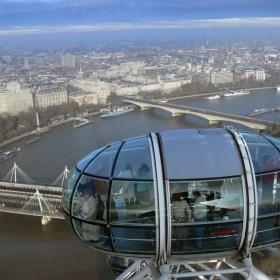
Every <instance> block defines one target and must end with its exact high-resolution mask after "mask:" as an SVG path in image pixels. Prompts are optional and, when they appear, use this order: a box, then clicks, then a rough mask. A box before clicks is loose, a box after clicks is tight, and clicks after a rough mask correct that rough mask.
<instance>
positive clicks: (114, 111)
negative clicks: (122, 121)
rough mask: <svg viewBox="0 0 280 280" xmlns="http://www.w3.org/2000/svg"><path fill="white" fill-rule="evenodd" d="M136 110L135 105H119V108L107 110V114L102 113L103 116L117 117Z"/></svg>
mask: <svg viewBox="0 0 280 280" xmlns="http://www.w3.org/2000/svg"><path fill="white" fill-rule="evenodd" d="M132 111H134V107H129V106H128V107H117V108H113V109H109V111H108V112H106V113H105V114H102V115H101V118H102V119H104V118H109V117H117V116H120V115H123V114H127V113H130V112H132Z"/></svg>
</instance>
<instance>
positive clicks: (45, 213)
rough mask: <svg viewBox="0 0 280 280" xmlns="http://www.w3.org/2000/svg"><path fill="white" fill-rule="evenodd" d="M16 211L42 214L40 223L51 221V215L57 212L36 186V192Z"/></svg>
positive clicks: (44, 223) (36, 214)
mask: <svg viewBox="0 0 280 280" xmlns="http://www.w3.org/2000/svg"><path fill="white" fill-rule="evenodd" d="M18 213H19V214H27V215H35V216H42V218H41V222H42V225H46V224H48V223H49V222H50V221H51V216H54V215H55V214H57V213H58V210H57V209H56V208H55V206H53V205H52V204H51V203H50V202H49V201H48V200H47V199H45V198H44V197H43V196H42V195H41V194H40V193H39V190H38V189H37V188H36V193H35V194H34V195H33V196H32V197H31V198H30V199H29V200H28V201H27V202H26V203H25V204H24V206H23V207H22V208H21V209H20V210H19V211H18Z"/></svg>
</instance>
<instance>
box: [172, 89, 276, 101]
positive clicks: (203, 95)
mask: <svg viewBox="0 0 280 280" xmlns="http://www.w3.org/2000/svg"><path fill="white" fill-rule="evenodd" d="M274 88H275V89H277V88H276V87H260V88H247V90H249V91H256V90H261V89H263V90H266V89H274ZM224 93H226V91H216V92H208V93H201V94H193V95H185V96H179V97H171V98H167V99H168V100H179V99H184V98H192V97H200V96H202V97H206V96H210V95H216V94H224Z"/></svg>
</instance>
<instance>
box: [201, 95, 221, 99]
mask: <svg viewBox="0 0 280 280" xmlns="http://www.w3.org/2000/svg"><path fill="white" fill-rule="evenodd" d="M219 98H221V96H220V95H218V94H217V95H211V96H207V97H204V99H208V100H213V99H219Z"/></svg>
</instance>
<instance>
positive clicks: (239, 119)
mask: <svg viewBox="0 0 280 280" xmlns="http://www.w3.org/2000/svg"><path fill="white" fill-rule="evenodd" d="M123 101H124V102H127V103H131V104H134V105H137V106H139V107H140V108H141V110H146V109H151V108H159V109H162V110H166V111H168V112H170V113H171V114H172V116H173V117H174V116H179V115H183V114H191V115H195V116H199V117H201V118H204V119H207V120H208V121H209V124H210V125H211V124H216V123H220V122H222V121H228V122H232V123H239V124H242V125H244V126H247V127H250V128H252V129H254V130H255V131H257V132H259V131H260V130H264V129H265V128H266V127H267V126H271V125H273V124H274V122H271V121H265V120H260V119H256V118H247V117H244V116H238V115H233V114H227V113H223V112H217V111H210V110H204V109H199V108H194V107H188V106H183V105H177V104H171V103H161V102H156V101H151V100H146V99H136V98H130V97H123Z"/></svg>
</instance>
